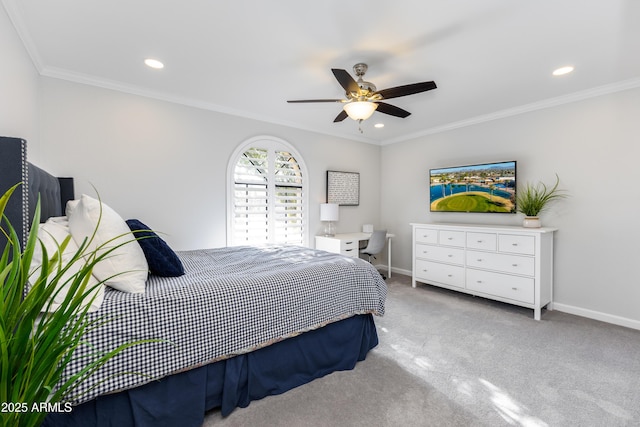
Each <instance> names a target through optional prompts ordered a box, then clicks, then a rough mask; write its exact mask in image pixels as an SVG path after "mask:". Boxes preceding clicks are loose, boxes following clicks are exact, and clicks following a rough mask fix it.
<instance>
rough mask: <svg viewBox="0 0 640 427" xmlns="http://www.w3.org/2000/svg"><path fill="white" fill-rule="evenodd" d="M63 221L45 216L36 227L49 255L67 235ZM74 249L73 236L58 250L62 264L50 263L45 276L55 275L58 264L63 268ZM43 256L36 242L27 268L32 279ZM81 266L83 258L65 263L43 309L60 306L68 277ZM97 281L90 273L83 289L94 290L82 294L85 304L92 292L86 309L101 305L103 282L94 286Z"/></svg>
mask: <svg viewBox="0 0 640 427" xmlns="http://www.w3.org/2000/svg"><path fill="white" fill-rule="evenodd" d="M67 224H68V221H67V218H66V217H55V218H49V219H48V220H47V222H45V223H44V224H40V226H39V228H38V239H39V240H40V241H41V242H42V243H43V244H44V247H45V249H46V251H47V256H48V257H49V258H51V257H52V256H53V255H54V254H55V253H56V252H57V251H58V249H59V246H60V245H61V244H62V242H64V239H66V238H67V236H71V235H70V233H69V227H68V225H67ZM78 250H79V248H78V245H77V244H76V242H75V241H74V240H73V238H71V239H69V243H68V244H67V247H66V248H65V250H64V252H63V253H62V257H61V258H62V264H56V265H53V266H52V265H51V264H50V267H51V268H53V269H54V270H53V271H52V272H51V274H50V275H49V277H51V276H53V275H55V274H56V271H57V269H58V267H61V266H62V267H64V266H66V265H67V264H69V261H70V260H71V258H72V257H73V256H74V255H75V254H76V253H77V252H78ZM43 255H44V254H43V252H42V247H41V246H40V244H37V245H36V247H35V249H34V252H33V258H32V260H31V267H30V270H29V272H30V273H31V275H30V277H31V280H32V281H33V280H35V279H36V278H37V277H38V276H39V275H40V268H41V267H42V259H43ZM83 266H84V261H83V260H81V259H79V260H76V262H74V263H73V264H71V265H70V266H69V269H68V270H67V271H65V272H64V273H63V274H62V277H61V278H60V279H59V281H58V289H57V292H56V293H55V295H54V296H53V302H52V303H51V305H50V306H49V310H44V308H43V311H49V312H54V311H56V310H57V309H58V308H59V307H60V304H62V302H63V301H64V299H65V298H66V296H67V294H68V292H69V287H70V286H71V282H70V280H71V279H72V278H73V277H74V276H75V275H76V274H77V273H78V272H79V271H80V270H81V269H82V267H83ZM98 283H99V282H98V280H97V279H96V278H95V277H93V276H91V277H90V278H89V281H88V282H87V290H88V289H92V288H94V287H95V290H94V291H93V292H92V293H91V294H89V295H87V296H86V297H85V300H86V301H87V303H88V302H89V300H90V299H91V298H92V297H93V295H95V298H94V299H93V301H92V302H91V305H90V307H89V310H88V311H89V312H93V311H97V310H98V309H99V308H100V306H101V305H102V300H103V299H104V285H101V284H100V285H98Z"/></svg>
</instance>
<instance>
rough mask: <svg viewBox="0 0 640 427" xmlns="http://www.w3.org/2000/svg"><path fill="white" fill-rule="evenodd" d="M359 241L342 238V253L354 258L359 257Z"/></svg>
mask: <svg viewBox="0 0 640 427" xmlns="http://www.w3.org/2000/svg"><path fill="white" fill-rule="evenodd" d="M358 244H359V242H358V241H357V240H341V241H340V253H341V254H342V255H346V256H349V257H352V258H358V256H359V247H358Z"/></svg>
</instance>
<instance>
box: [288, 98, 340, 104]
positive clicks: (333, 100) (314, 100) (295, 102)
mask: <svg viewBox="0 0 640 427" xmlns="http://www.w3.org/2000/svg"><path fill="white" fill-rule="evenodd" d="M287 102H289V103H291V104H301V103H304V102H344V99H294V100H292V101H287Z"/></svg>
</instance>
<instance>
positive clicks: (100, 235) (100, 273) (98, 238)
mask: <svg viewBox="0 0 640 427" xmlns="http://www.w3.org/2000/svg"><path fill="white" fill-rule="evenodd" d="M100 205H102V217H101V216H100ZM70 213H71V215H70V216H69V229H70V230H71V235H72V236H73V238H74V240H75V241H76V243H77V244H78V245H81V244H82V241H83V240H84V239H85V238H86V239H91V236H92V235H93V233H94V231H95V233H96V234H95V236H94V237H93V240H92V241H91V242H90V243H89V250H96V249H98V248H100V249H99V250H98V255H100V254H104V253H105V252H106V251H108V250H110V249H112V248H115V249H114V250H113V251H111V252H110V253H108V254H107V255H106V256H105V257H104V258H103V259H102V261H100V262H98V263H97V264H96V265H95V267H94V268H93V275H94V276H96V278H97V279H98V280H100V281H103V282H104V283H105V285H107V286H111V287H112V288H115V289H118V290H120V291H123V292H130V293H136V294H142V293H144V290H145V282H146V281H147V276H148V271H149V265H148V264H147V260H146V258H145V257H144V252H142V248H141V247H140V245H139V244H138V242H137V241H136V240H135V237H134V236H133V233H131V230H130V229H129V226H128V225H127V223H126V222H124V220H123V219H122V218H121V217H120V215H118V214H117V213H116V211H114V210H113V209H111V208H110V207H109V206H107V205H106V204H104V203H102V204H101V203H100V201H99V200H96V199H94V198H93V197H90V196H87V195H86V194H83V195H82V196H81V197H80V201H79V202H78V203H77V205H76V206H74V207H73V208H72V209H71V210H70ZM98 222H99V226H98ZM121 244H122V246H119V247H117V248H116V246H118V245H121Z"/></svg>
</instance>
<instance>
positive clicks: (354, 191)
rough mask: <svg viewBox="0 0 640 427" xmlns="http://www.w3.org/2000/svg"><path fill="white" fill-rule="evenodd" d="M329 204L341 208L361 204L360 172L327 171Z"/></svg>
mask: <svg viewBox="0 0 640 427" xmlns="http://www.w3.org/2000/svg"><path fill="white" fill-rule="evenodd" d="M327 203H336V204H338V205H340V206H358V205H359V204H360V174H359V173H358V172H338V171H327Z"/></svg>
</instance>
